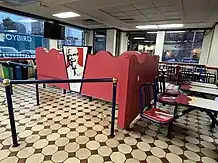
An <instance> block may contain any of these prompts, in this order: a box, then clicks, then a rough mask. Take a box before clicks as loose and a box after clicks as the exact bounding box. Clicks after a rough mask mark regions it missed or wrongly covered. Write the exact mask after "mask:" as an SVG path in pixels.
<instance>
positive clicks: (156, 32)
mask: <svg viewBox="0 0 218 163" xmlns="http://www.w3.org/2000/svg"><path fill="white" fill-rule="evenodd" d="M147 33H149V34H152V33H157V32H147Z"/></svg>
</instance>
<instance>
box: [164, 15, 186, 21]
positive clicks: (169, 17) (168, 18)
mask: <svg viewBox="0 0 218 163" xmlns="http://www.w3.org/2000/svg"><path fill="white" fill-rule="evenodd" d="M165 19H166V20H181V19H182V18H181V17H180V16H165Z"/></svg>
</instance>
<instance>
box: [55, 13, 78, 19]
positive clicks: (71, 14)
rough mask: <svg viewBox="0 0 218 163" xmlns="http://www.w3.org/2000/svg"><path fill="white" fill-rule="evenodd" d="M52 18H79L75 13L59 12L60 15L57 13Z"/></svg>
mask: <svg viewBox="0 0 218 163" xmlns="http://www.w3.org/2000/svg"><path fill="white" fill-rule="evenodd" d="M53 16H55V17H58V18H62V19H65V18H74V17H78V16H80V15H79V14H77V13H75V12H61V13H57V14H53Z"/></svg>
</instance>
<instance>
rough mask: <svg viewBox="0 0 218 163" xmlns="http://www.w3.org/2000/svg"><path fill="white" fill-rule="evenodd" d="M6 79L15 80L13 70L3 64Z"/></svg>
mask: <svg viewBox="0 0 218 163" xmlns="http://www.w3.org/2000/svg"><path fill="white" fill-rule="evenodd" d="M2 69H3V74H4V79H13V68H12V67H10V66H9V65H8V64H6V63H5V64H2Z"/></svg>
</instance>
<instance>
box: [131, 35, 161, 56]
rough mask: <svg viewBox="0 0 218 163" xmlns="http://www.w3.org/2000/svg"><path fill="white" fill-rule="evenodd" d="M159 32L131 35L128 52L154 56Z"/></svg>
mask: <svg viewBox="0 0 218 163" xmlns="http://www.w3.org/2000/svg"><path fill="white" fill-rule="evenodd" d="M156 37H157V32H134V33H129V46H128V50H134V51H139V52H149V53H151V54H154V50H155V44H156Z"/></svg>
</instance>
